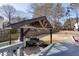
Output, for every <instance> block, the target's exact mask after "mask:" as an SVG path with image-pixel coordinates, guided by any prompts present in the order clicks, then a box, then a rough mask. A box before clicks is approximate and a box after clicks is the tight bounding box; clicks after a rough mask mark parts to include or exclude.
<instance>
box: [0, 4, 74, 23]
mask: <svg viewBox="0 0 79 59" xmlns="http://www.w3.org/2000/svg"><path fill="white" fill-rule="evenodd" d="M2 5H6V4H5V3H0V6H2ZM9 5H12V6H13V7H14V8H15V9H16V10H19V11H22V12H24V13H25V14H23V15H22V14H21V16H25V17H26V16H27V17H29V18H31V16H32V15H31V13H28V12H27V10H31V3H9ZM62 5H63V7H68V6H69V4H68V3H63V4H62ZM71 15H72V16H71V17H73V16H75V13H74V12H71ZM66 18H67V17H64V18H62V20H63V19H66ZM62 22H63V21H62Z"/></svg>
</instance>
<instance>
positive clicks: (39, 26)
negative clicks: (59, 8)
mask: <svg viewBox="0 0 79 59" xmlns="http://www.w3.org/2000/svg"><path fill="white" fill-rule="evenodd" d="M6 27H10V28H14V29H18V28H19V29H20V41H23V39H24V36H25V35H27V33H28V32H30V31H31V30H33V29H34V30H48V31H49V32H50V43H52V26H51V24H50V22H49V21H48V20H47V18H46V16H42V17H38V18H33V19H28V20H23V21H20V22H17V23H13V24H9V25H7V26H6ZM24 29H26V30H24ZM32 32H33V31H32Z"/></svg>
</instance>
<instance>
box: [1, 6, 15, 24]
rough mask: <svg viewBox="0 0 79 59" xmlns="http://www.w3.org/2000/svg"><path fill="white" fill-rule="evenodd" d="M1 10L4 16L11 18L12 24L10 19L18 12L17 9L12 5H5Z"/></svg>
mask: <svg viewBox="0 0 79 59" xmlns="http://www.w3.org/2000/svg"><path fill="white" fill-rule="evenodd" d="M0 12H1V14H2V15H3V16H5V17H6V18H7V19H8V20H9V24H10V21H11V19H12V17H13V16H14V14H15V12H16V9H15V8H14V7H13V6H11V5H3V6H1V8H0Z"/></svg>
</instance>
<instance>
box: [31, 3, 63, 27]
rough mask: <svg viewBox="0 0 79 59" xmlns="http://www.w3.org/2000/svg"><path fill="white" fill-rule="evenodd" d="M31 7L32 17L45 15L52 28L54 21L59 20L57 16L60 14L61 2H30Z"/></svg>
mask: <svg viewBox="0 0 79 59" xmlns="http://www.w3.org/2000/svg"><path fill="white" fill-rule="evenodd" d="M31 7H32V9H33V12H32V14H33V17H39V16H46V17H47V18H48V19H50V20H49V21H50V22H51V24H52V25H53V28H54V27H55V25H56V24H55V23H57V22H59V17H60V16H61V15H62V10H63V9H62V4H60V3H50V4H49V3H39V4H32V5H31Z"/></svg>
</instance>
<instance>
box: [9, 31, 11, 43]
mask: <svg viewBox="0 0 79 59" xmlns="http://www.w3.org/2000/svg"><path fill="white" fill-rule="evenodd" d="M9 34H10V41H9V44H11V30H10V32H9Z"/></svg>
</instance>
